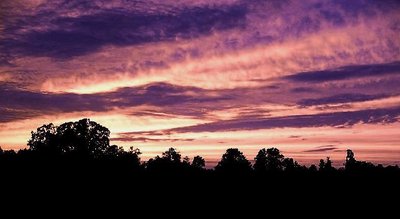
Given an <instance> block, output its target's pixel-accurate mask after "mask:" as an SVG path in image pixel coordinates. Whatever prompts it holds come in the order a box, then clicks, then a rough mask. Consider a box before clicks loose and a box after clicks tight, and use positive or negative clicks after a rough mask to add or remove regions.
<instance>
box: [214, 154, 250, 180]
mask: <svg viewBox="0 0 400 219" xmlns="http://www.w3.org/2000/svg"><path fill="white" fill-rule="evenodd" d="M215 170H216V171H217V172H222V173H230V174H231V173H238V174H243V173H249V172H250V171H251V164H250V162H249V161H248V160H247V159H246V157H245V156H244V155H243V153H242V152H241V151H239V149H237V148H229V149H228V150H226V152H225V154H223V155H222V159H221V161H219V162H218V165H217V166H216V167H215Z"/></svg>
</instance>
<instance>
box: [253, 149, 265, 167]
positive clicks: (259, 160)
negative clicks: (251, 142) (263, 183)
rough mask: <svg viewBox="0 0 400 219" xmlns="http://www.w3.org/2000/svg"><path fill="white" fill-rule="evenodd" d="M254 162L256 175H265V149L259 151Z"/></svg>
mask: <svg viewBox="0 0 400 219" xmlns="http://www.w3.org/2000/svg"><path fill="white" fill-rule="evenodd" d="M254 160H255V163H254V166H253V167H254V170H255V171H256V172H257V173H265V172H266V171H267V150H265V148H263V149H261V150H259V151H258V153H257V156H256V157H255V158H254Z"/></svg>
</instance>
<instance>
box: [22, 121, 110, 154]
mask: <svg viewBox="0 0 400 219" xmlns="http://www.w3.org/2000/svg"><path fill="white" fill-rule="evenodd" d="M31 135H32V136H31V139H30V140H29V141H28V146H29V148H30V149H31V150H32V151H37V152H39V153H41V154H51V155H57V154H69V155H74V156H77V157H93V158H95V157H101V156H104V155H107V153H110V150H115V148H114V147H113V148H111V149H110V148H109V147H110V144H109V143H110V141H109V136H110V131H109V130H108V129H107V128H105V127H103V126H101V125H100V124H98V123H96V122H93V121H90V120H89V119H81V120H79V121H77V122H67V123H63V124H61V125H60V126H58V127H57V126H54V125H53V124H52V123H50V124H48V125H43V126H41V127H39V128H38V129H37V130H36V132H32V133H31Z"/></svg>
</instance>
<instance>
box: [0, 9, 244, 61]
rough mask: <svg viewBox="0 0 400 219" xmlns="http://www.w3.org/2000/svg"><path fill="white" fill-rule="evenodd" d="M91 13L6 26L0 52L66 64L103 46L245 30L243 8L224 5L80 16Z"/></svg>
mask: <svg viewBox="0 0 400 219" xmlns="http://www.w3.org/2000/svg"><path fill="white" fill-rule="evenodd" d="M61 7H62V6H61ZM93 7H94V6H93V5H91V4H88V5H87V6H85V5H81V8H79V11H80V13H81V14H82V15H81V16H78V17H61V16H58V15H57V10H59V8H54V10H55V11H53V12H49V13H38V14H35V15H31V16H26V17H21V18H20V20H19V21H18V22H16V23H15V22H9V23H8V24H9V26H6V28H5V36H7V37H5V38H3V39H0V42H1V46H0V49H1V50H3V52H11V53H18V54H21V55H30V56H48V57H54V58H69V57H73V56H78V55H84V54H88V53H92V52H94V51H96V50H98V49H100V48H101V47H102V46H105V45H115V46H127V45H136V44H143V43H149V42H159V41H166V40H175V38H184V39H188V38H194V37H198V36H201V35H204V34H209V33H211V32H212V31H217V30H226V29H231V28H237V27H243V25H244V22H245V15H246V11H247V9H246V7H245V6H244V5H228V6H220V7H208V6H207V7H193V8H172V11H167V12H165V11H160V13H158V14H157V13H154V12H151V11H149V12H144V11H134V10H133V11H130V10H106V9H105V10H98V9H97V8H95V9H97V10H95V13H93V14H83V12H85V11H90V10H91V9H93ZM6 25H7V23H6ZM39 25H42V27H41V28H40V30H35V29H27V30H26V28H28V27H29V26H39ZM24 28H25V29H24ZM21 32H22V33H21Z"/></svg>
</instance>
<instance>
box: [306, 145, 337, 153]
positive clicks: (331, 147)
mask: <svg viewBox="0 0 400 219" xmlns="http://www.w3.org/2000/svg"><path fill="white" fill-rule="evenodd" d="M336 149H338V147H336V146H335V145H323V146H318V147H315V148H314V149H310V150H305V151H303V152H311V153H313V152H329V151H334V150H336Z"/></svg>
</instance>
